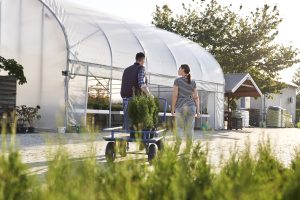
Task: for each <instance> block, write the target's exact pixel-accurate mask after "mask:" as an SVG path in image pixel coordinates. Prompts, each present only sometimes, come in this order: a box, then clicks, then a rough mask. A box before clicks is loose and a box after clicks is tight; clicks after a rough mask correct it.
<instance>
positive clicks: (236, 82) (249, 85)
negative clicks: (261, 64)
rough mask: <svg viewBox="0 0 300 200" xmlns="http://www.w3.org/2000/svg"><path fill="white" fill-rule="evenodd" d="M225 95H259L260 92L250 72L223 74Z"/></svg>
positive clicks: (260, 94)
mask: <svg viewBox="0 0 300 200" xmlns="http://www.w3.org/2000/svg"><path fill="white" fill-rule="evenodd" d="M225 95H226V96H235V97H248V96H249V97H260V96H262V93H261V91H260V89H259V88H258V86H257V85H256V83H255V82H254V80H253V79H252V77H251V76H250V74H248V73H233V74H225Z"/></svg>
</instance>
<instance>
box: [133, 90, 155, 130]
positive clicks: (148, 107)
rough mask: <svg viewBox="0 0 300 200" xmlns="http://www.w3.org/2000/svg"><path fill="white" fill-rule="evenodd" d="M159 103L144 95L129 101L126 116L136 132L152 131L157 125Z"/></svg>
mask: <svg viewBox="0 0 300 200" xmlns="http://www.w3.org/2000/svg"><path fill="white" fill-rule="evenodd" d="M158 112H159V102H158V100H157V99H153V98H149V97H146V96H144V95H142V96H135V97H133V98H132V100H130V101H129V105H128V116H129V118H130V119H131V120H132V124H133V126H134V129H135V130H137V131H152V130H155V129H156V128H157V125H158Z"/></svg>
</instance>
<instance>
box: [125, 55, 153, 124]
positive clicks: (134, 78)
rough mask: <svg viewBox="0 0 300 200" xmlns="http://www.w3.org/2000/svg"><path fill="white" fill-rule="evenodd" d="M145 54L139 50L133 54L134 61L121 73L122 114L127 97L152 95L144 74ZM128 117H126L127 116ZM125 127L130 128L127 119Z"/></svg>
mask: <svg viewBox="0 0 300 200" xmlns="http://www.w3.org/2000/svg"><path fill="white" fill-rule="evenodd" d="M144 64H145V54H144V53H142V52H140V53H137V54H136V56H135V63H134V64H133V65H131V66H129V67H127V68H126V69H125V71H124V73H123V77H122V85H121V97H122V98H123V99H124V100H123V107H124V114H125V113H127V112H126V109H127V104H126V102H127V99H128V98H130V97H133V96H134V95H141V94H142V93H144V94H146V95H147V96H150V97H153V95H152V94H151V93H150V91H149V88H148V86H147V78H146V76H145V67H144V66H143V65H144ZM127 119H128V117H127ZM126 124H127V127H126V126H124V128H125V129H127V128H130V121H129V120H127V123H125V125H126Z"/></svg>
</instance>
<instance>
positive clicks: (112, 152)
mask: <svg viewBox="0 0 300 200" xmlns="http://www.w3.org/2000/svg"><path fill="white" fill-rule="evenodd" d="M115 147H116V144H115V143H114V142H109V143H107V145H106V149H105V158H106V161H107V162H114V160H115V158H116V148H115Z"/></svg>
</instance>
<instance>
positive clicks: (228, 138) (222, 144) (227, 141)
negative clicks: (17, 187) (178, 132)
mask: <svg viewBox="0 0 300 200" xmlns="http://www.w3.org/2000/svg"><path fill="white" fill-rule="evenodd" d="M104 135H107V134H104V133H99V134H96V135H94V136H93V137H91V136H90V135H89V134H76V133H74V134H58V133H39V134H18V135H17V136H16V148H18V149H19V151H20V154H21V157H22V160H23V162H25V163H26V164H28V166H29V168H30V171H31V173H36V174H43V173H45V172H46V171H47V160H51V155H52V154H51V152H53V150H55V149H57V148H59V147H63V148H65V149H66V150H67V151H68V152H69V154H70V155H71V157H72V159H74V160H77V159H84V157H85V156H87V155H88V154H89V152H90V151H91V148H92V147H93V148H94V150H95V151H96V155H97V161H98V162H100V163H101V162H106V161H105V156H104V152H105V147H106V144H107V142H106V141H104V140H103V139H102V137H103V136H104ZM267 138H269V139H270V142H271V145H272V148H273V151H274V154H275V155H276V156H277V157H278V158H279V159H280V161H281V162H282V163H283V164H284V165H286V166H288V165H289V164H290V161H291V159H292V158H293V153H294V151H295V148H300V129H296V128H289V129H281V128H278V129H261V128H246V129H244V130H242V131H216V132H203V131H196V132H195V143H197V142H199V141H200V142H201V143H205V144H207V145H208V148H209V161H210V163H211V164H212V165H213V166H215V167H218V166H219V164H220V162H221V160H222V159H225V160H226V159H227V158H228V156H229V154H230V152H231V151H232V150H233V148H234V147H235V148H236V149H238V150H239V151H240V150H243V149H244V148H245V144H246V143H250V148H251V152H253V153H254V152H256V150H257V147H258V142H259V141H261V140H262V139H267ZM2 140H3V139H2V138H0V141H2ZM166 140H167V141H169V142H172V140H173V137H172V136H167V138H166ZM1 143H2V142H1ZM7 143H10V136H9V135H8V136H7ZM143 152H144V151H137V148H136V145H134V144H131V145H130V155H129V158H126V159H135V158H136V157H135V156H136V155H139V157H142V158H145V162H147V160H146V158H147V157H146V155H143ZM221 157H222V159H221ZM117 160H121V158H117Z"/></svg>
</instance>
